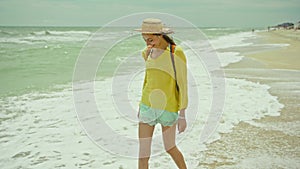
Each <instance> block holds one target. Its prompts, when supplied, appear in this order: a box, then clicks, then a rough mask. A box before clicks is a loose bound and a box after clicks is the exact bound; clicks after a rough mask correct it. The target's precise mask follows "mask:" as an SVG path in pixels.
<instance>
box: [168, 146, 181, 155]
mask: <svg viewBox="0 0 300 169" xmlns="http://www.w3.org/2000/svg"><path fill="white" fill-rule="evenodd" d="M165 150H166V152H167V153H168V154H171V155H172V154H174V153H178V151H179V150H178V149H177V147H176V146H173V147H169V148H165Z"/></svg>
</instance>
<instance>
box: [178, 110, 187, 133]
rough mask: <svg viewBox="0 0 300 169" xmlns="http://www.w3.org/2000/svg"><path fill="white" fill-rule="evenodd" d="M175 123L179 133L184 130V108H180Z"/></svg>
mask: <svg viewBox="0 0 300 169" xmlns="http://www.w3.org/2000/svg"><path fill="white" fill-rule="evenodd" d="M177 125H178V126H177V127H178V131H179V134H180V133H182V132H184V130H185V129H186V119H185V109H182V110H180V113H179V116H178V122H177Z"/></svg>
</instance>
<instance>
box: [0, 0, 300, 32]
mask: <svg viewBox="0 0 300 169" xmlns="http://www.w3.org/2000/svg"><path fill="white" fill-rule="evenodd" d="M140 12H162V13H170V14H173V15H177V16H179V17H182V18H184V19H186V20H188V21H190V22H191V23H193V24H194V25H197V26H200V27H220V26H222V27H223V26H224V27H231V26H233V27H266V26H268V25H276V24H279V23H281V22H286V21H289V22H298V21H300V0H148V1H146V0H0V25H2V26H101V25H105V24H106V23H108V22H110V21H112V20H114V19H117V18H119V17H122V16H126V15H130V14H133V13H140Z"/></svg>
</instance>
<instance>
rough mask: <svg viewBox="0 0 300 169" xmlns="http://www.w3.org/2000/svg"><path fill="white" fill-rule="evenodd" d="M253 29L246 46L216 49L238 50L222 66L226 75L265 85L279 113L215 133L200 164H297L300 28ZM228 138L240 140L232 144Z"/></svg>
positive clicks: (236, 165)
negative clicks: (237, 59)
mask: <svg viewBox="0 0 300 169" xmlns="http://www.w3.org/2000/svg"><path fill="white" fill-rule="evenodd" d="M256 34H257V37H258V39H251V40H249V41H250V42H252V45H251V46H250V47H248V48H245V47H232V48H227V49H222V50H221V51H222V52H239V53H240V54H241V55H243V56H244V58H243V59H242V60H241V61H240V62H237V63H232V64H229V65H228V66H226V67H225V68H224V71H225V74H226V77H227V78H237V79H246V80H247V81H251V82H254V83H259V84H265V85H268V86H270V89H269V92H270V94H271V95H273V96H276V97H277V100H278V101H279V103H281V104H283V105H284V107H283V108H282V109H281V111H280V115H279V116H265V117H263V118H261V119H259V120H253V121H252V122H240V123H239V124H238V125H236V126H235V127H234V128H233V130H232V132H230V133H225V134H221V138H220V139H219V140H217V141H215V142H213V143H211V144H209V145H208V150H207V151H205V152H204V157H205V158H204V159H205V161H212V162H211V163H207V162H205V163H202V162H199V166H201V167H204V168H205V167H207V168H219V167H220V168H222V167H224V168H231V167H232V168H236V167H238V168H239V167H242V168H243V167H245V166H247V165H249V166H252V167H249V168H297V166H298V167H299V166H300V164H299V158H300V153H299V152H300V151H299V150H300V147H299V143H300V139H299V136H300V131H299V126H300V125H299V124H300V123H299V122H300V116H299V115H298V114H299V103H300V99H299V91H300V87H298V86H300V85H299V84H300V80H298V79H300V75H299V72H300V64H299V61H300V59H299V58H298V57H299V56H298V55H299V53H300V46H299V45H298V44H299V42H300V40H299V39H300V32H299V31H293V30H278V31H272V32H258V33H256ZM271 44H272V45H271ZM297 54H298V55H297ZM241 113H242V112H241ZM234 142H239V143H241V144H239V145H237V144H232V143H234ZM232 157H239V158H237V159H233V158H232ZM212 159H213V160H212Z"/></svg>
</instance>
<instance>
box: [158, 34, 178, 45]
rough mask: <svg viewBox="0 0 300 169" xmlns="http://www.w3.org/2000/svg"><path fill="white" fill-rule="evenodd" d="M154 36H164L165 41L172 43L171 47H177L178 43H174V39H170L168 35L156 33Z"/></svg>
mask: <svg viewBox="0 0 300 169" xmlns="http://www.w3.org/2000/svg"><path fill="white" fill-rule="evenodd" d="M153 35H156V36H160V35H162V37H163V38H164V40H165V41H167V42H168V43H170V44H171V45H175V46H176V43H175V42H174V40H173V39H172V38H170V37H169V36H168V35H165V34H159V33H155V34H153Z"/></svg>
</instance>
